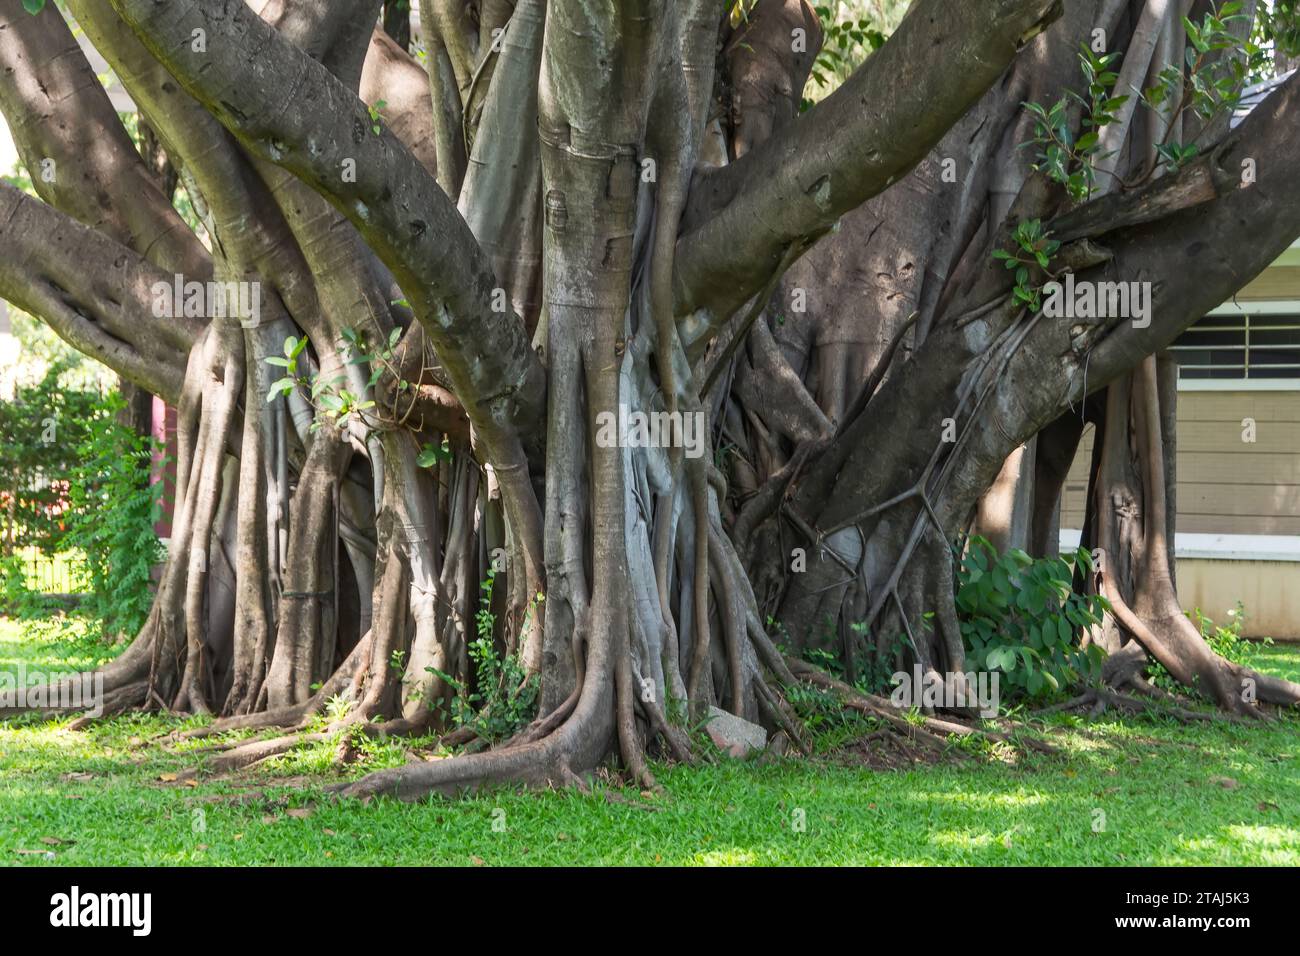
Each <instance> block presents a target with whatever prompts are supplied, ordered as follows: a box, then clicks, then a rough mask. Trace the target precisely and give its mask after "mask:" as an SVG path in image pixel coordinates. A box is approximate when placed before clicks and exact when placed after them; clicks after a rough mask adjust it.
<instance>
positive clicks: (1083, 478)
mask: <svg viewBox="0 0 1300 956" xmlns="http://www.w3.org/2000/svg"><path fill="white" fill-rule="evenodd" d="M1243 421H1247V422H1248V423H1249V422H1253V423H1254V425H1253V433H1252V432H1251V430H1250V426H1249V424H1245V425H1243ZM1250 438H1253V441H1249V440H1246V439H1250ZM1092 439H1093V429H1092V427H1091V426H1089V428H1088V430H1087V432H1086V433H1085V435H1084V438H1083V441H1082V442H1081V443H1080V446H1079V453H1078V454H1077V455H1076V456H1075V459H1074V464H1073V465H1072V466H1071V468H1070V475H1069V478H1068V479H1067V480H1066V484H1065V493H1064V495H1063V497H1062V501H1061V527H1063V528H1079V527H1082V522H1083V512H1084V507H1085V505H1086V497H1087V492H1088V464H1089V462H1090V461H1091V460H1092V459H1091V455H1092ZM1176 468H1177V479H1178V525H1177V527H1178V530H1179V531H1193V532H1209V533H1215V534H1295V535H1300V391H1232V392H1227V391H1223V392H1220V391H1213V392H1209V391H1206V392H1202V391H1183V392H1179V393H1178V462H1177V465H1176Z"/></svg>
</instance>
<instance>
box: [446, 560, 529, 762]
mask: <svg viewBox="0 0 1300 956" xmlns="http://www.w3.org/2000/svg"><path fill="white" fill-rule="evenodd" d="M495 580H496V572H495V571H494V570H491V569H489V570H488V576H487V578H486V579H485V580H484V581H483V582H482V583H481V584H480V585H479V588H480V590H481V591H482V597H481V599H480V603H479V610H478V611H477V613H475V615H474V626H475V629H476V631H477V633H478V636H477V637H476V638H475V639H474V640H473V641H471V642H470V643H469V647H468V648H467V650H468V653H469V659H470V663H471V665H472V666H473V669H474V682H473V684H474V686H473V688H472V689H471V688H469V687H467V686H465V684H463V683H462V682H460V681H458V680H456V679H455V678H453V677H452V676H451V675H450V674H445V673H443V672H442V671H440V670H438V669H437V668H436V667H426V668H425V670H427V671H428V672H429V673H431V674H434V675H435V676H437V677H439V678H441V679H442V680H443V681H444V682H445V683H446V684H447V685H448V686H450V687H452V688H453V689H454V690H456V692H457V693H456V696H455V698H453V700H452V704H451V720H452V723H453V724H454V725H455V726H456V727H468V728H469V729H470V730H473V731H474V733H475V734H477V735H478V736H479V737H481V738H482V739H484V740H486V741H489V742H491V743H495V742H497V741H500V740H507V739H509V738H510V737H513V736H514V735H515V734H517V733H518V732H519V731H520V730H522V729H523V728H524V727H526V726H527V725H528V724H529V722H530V721H531V720H532V719H533V717H534V716H536V714H537V693H538V680H537V677H536V676H535V675H534V676H529V675H528V674H527V672H526V671H525V670H524V667H523V664H521V663H520V661H519V658H518V656H517V655H514V654H501V653H499V652H498V651H497V647H496V643H495V640H494V634H495V633H496V614H495V613H494V612H493V611H492V591H493V586H494V584H495ZM540 597H541V596H540V595H538V598H539V599H540ZM536 603H537V602H536V601H534V604H533V606H532V607H530V608H529V610H528V613H529V615H531V614H533V613H535V611H536ZM524 627H525V629H526V628H527V619H525V623H524Z"/></svg>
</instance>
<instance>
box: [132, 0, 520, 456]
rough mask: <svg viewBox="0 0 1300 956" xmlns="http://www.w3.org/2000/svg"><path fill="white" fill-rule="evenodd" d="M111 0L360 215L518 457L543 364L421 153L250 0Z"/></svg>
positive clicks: (464, 383)
mask: <svg viewBox="0 0 1300 956" xmlns="http://www.w3.org/2000/svg"><path fill="white" fill-rule="evenodd" d="M113 7H114V8H115V9H116V10H117V11H118V12H119V13H120V14H121V16H122V17H123V19H124V20H126V21H127V23H129V24H130V25H131V26H132V28H133V29H135V30H136V32H137V33H138V35H139V36H140V37H141V38H142V39H143V40H144V42H145V44H146V45H147V46H149V47H150V49H152V50H153V52H154V54H155V55H156V56H158V58H159V59H160V60H161V61H162V62H163V63H164V65H166V66H167V67H168V69H169V70H171V71H172V73H173V74H174V75H175V76H176V77H177V79H178V80H179V81H180V82H181V84H182V85H183V86H184V87H185V88H186V89H187V90H189V92H190V93H191V94H192V95H194V96H195V97H196V98H197V99H199V100H200V101H201V102H203V103H204V104H206V105H207V106H208V108H209V109H211V110H212V112H213V113H214V115H216V116H217V118H218V119H219V120H220V121H221V122H222V124H223V125H225V126H226V127H227V128H228V129H229V130H230V131H231V132H232V133H234V134H235V136H236V137H238V138H239V139H240V141H241V142H242V143H243V144H244V145H245V146H246V147H247V148H248V149H250V150H251V151H252V152H254V153H255V154H257V155H259V156H262V157H264V158H267V159H270V160H272V161H273V162H276V163H277V164H279V165H281V166H283V167H284V168H286V169H288V170H289V171H291V172H293V173H294V174H295V175H297V176H298V177H300V178H301V179H303V180H304V181H305V182H307V183H308V184H309V185H311V186H312V187H313V188H314V189H316V190H317V191H318V192H320V193H321V194H322V195H324V196H325V197H326V198H327V199H329V200H330V202H331V203H333V204H334V205H335V206H336V207H337V208H338V209H339V210H340V211H341V212H342V213H343V214H344V215H346V216H347V217H348V218H349V220H351V221H352V223H353V224H354V225H355V226H356V227H357V229H358V230H359V231H360V232H361V234H362V235H363V236H364V237H365V238H366V240H367V242H368V244H369V245H370V246H371V247H372V248H373V249H374V250H375V251H376V252H377V253H378V254H379V256H380V258H381V259H383V261H384V262H385V264H386V265H387V266H388V267H389V268H390V269H391V270H392V271H393V273H394V275H395V276H396V278H397V280H398V282H399V283H400V284H401V286H402V288H403V290H405V291H406V292H407V294H408V296H409V297H410V299H411V302H412V305H413V307H414V309H415V312H416V315H417V317H418V318H419V320H420V322H421V324H422V325H423V326H424V328H425V331H426V333H427V334H428V335H429V338H430V341H431V342H432V343H433V345H434V348H435V349H436V350H437V353H438V357H439V359H440V360H441V362H442V364H443V366H444V367H445V368H446V370H447V373H448V376H449V378H450V379H451V381H452V383H453V385H454V386H455V389H456V392H457V394H458V395H459V397H460V398H461V400H462V401H463V402H464V404H465V407H466V410H467V413H468V414H469V416H470V420H471V422H473V424H474V426H475V430H476V432H477V434H478V437H479V439H480V441H481V442H482V443H483V444H484V445H485V446H486V449H487V452H488V456H489V458H490V459H491V460H492V461H493V463H494V464H499V465H500V466H502V467H515V466H517V465H519V464H521V457H520V455H519V454H518V452H517V449H518V447H519V446H520V443H521V440H522V439H521V436H536V437H538V438H539V439H540V436H541V433H542V428H541V420H542V411H543V408H544V403H545V373H544V370H543V369H542V366H541V364H540V362H539V361H538V359H537V356H536V355H535V354H534V353H533V351H532V350H531V348H530V347H529V343H528V340H527V337H526V333H525V330H524V327H523V323H522V322H521V320H520V319H519V318H518V316H516V315H514V314H513V313H511V312H509V311H506V312H504V313H502V312H497V311H494V310H493V307H492V306H493V299H494V296H493V291H494V288H495V287H496V280H495V278H494V277H493V275H492V270H491V267H490V265H489V264H488V262H487V260H486V258H485V257H484V256H483V255H482V253H481V252H480V250H479V248H478V246H477V244H476V243H475V242H474V237H473V235H472V234H471V233H470V231H469V229H468V227H467V226H466V225H465V223H464V221H463V220H461V218H460V217H459V216H458V215H457V213H456V211H455V209H454V207H453V206H452V205H451V203H450V202H449V201H448V199H447V197H446V196H445V195H444V194H443V193H442V191H441V190H439V189H438V188H437V186H436V183H434V181H433V180H432V178H431V177H430V176H429V174H428V172H427V170H425V168H424V167H423V166H422V165H421V164H420V163H419V161H418V160H417V159H416V158H415V157H414V156H413V155H412V154H411V153H410V151H409V150H407V149H406V148H405V146H403V145H402V143H401V141H400V140H398V138H397V137H396V136H395V135H393V134H392V133H391V132H389V131H388V130H386V129H384V128H383V127H382V125H381V124H380V123H377V122H376V120H374V119H372V117H371V116H370V114H369V111H368V110H367V109H366V107H365V106H364V104H362V103H361V101H360V100H359V99H357V97H356V96H355V95H354V94H353V93H352V92H351V91H349V90H348V89H347V88H346V87H344V86H343V85H342V84H341V83H340V82H339V81H338V80H337V79H335V78H334V77H333V76H331V75H330V74H329V72H328V70H326V69H325V68H324V67H323V66H321V65H320V64H319V63H316V62H315V61H313V60H311V59H310V58H309V57H307V56H305V55H304V54H302V53H301V52H300V51H298V50H296V49H295V48H294V47H293V46H292V45H291V44H289V43H288V42H287V41H285V40H284V39H283V38H282V37H280V36H278V35H277V34H276V33H275V31H274V30H273V29H271V28H270V27H269V26H267V25H266V24H265V23H263V22H262V21H261V20H259V19H258V18H257V17H255V16H254V15H253V14H252V13H250V12H249V11H248V10H247V9H246V8H245V7H244V6H243V5H242V4H232V5H229V6H223V7H222V8H221V9H218V10H213V9H205V8H203V6H202V5H201V4H199V3H197V2H195V0H174V2H166V3H155V2H152V0H113ZM194 30H203V31H205V33H206V35H207V37H208V41H207V52H206V53H204V52H194V51H193V49H192V47H191V43H190V39H191V36H192V34H193V31H194ZM290 104H292V108H287V107H288V106H289V105H290ZM376 126H378V128H379V132H378V133H376V132H374V128H375V127H376ZM353 172H354V173H355V176H353V175H351V173H353ZM345 173H346V174H347V175H345ZM353 179H355V181H352V180H353Z"/></svg>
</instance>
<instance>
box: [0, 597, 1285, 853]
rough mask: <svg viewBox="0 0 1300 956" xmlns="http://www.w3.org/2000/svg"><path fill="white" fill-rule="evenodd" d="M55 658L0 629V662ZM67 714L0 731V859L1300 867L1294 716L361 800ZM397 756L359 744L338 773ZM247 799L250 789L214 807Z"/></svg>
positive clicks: (1267, 658) (123, 723)
mask: <svg viewBox="0 0 1300 956" xmlns="http://www.w3.org/2000/svg"><path fill="white" fill-rule="evenodd" d="M52 653H53V652H51V651H50V650H49V648H48V645H43V644H42V642H41V641H40V640H39V639H36V638H32V637H31V636H30V635H24V634H23V633H22V632H21V631H20V629H19V628H18V627H17V625H13V624H11V623H9V622H6V621H0V668H13V667H14V666H16V664H17V663H18V662H19V661H25V662H27V665H28V667H37V666H42V667H45V666H50V665H51V663H52V660H54V659H57V658H56V657H54V658H52V657H51V654H52ZM74 663H79V662H74ZM1261 665H1262V666H1263V668H1264V669H1266V670H1269V671H1271V672H1274V673H1277V674H1284V675H1287V676H1290V677H1291V678H1292V679H1296V678H1297V676H1300V648H1297V647H1295V646H1290V647H1288V646H1278V647H1273V648H1269V649H1267V650H1266V651H1265V652H1264V657H1263V658H1262V659H1261ZM67 723H68V721H66V720H61V721H53V722H40V723H30V724H26V725H19V724H17V723H9V724H4V723H0V863H5V864H13V863H19V864H27V865H32V864H38V865H39V864H45V865H58V864H67V865H136V864H150V865H176V864H181V865H201V864H243V865H248V864H320V865H339V864H404V865H428V864H453V865H479V864H485V865H520V864H569V865H582V864H632V865H728V864H741V865H744V864H920V865H932V864H934V865H942V864H1022V865H1023V864H1064V865H1138V864H1146V865H1202V864H1212V865H1248V864H1253V865H1275V866H1296V865H1300V718H1297V717H1289V718H1285V719H1282V720H1277V721H1273V722H1271V723H1269V724H1261V725H1259V726H1242V725H1233V724H1227V723H1214V724H1197V725H1183V724H1179V723H1176V722H1173V721H1171V720H1169V719H1167V718H1163V717H1156V716H1153V717H1138V718H1135V717H1126V718H1123V719H1118V718H1117V719H1108V718H1103V719H1102V720H1100V721H1097V722H1091V723H1088V722H1084V721H1081V720H1078V719H1077V718H1068V717H1067V718H1061V719H1060V720H1057V721H1054V722H1053V723H1052V724H1051V725H1050V738H1051V740H1052V742H1053V743H1055V744H1056V745H1057V746H1058V747H1060V748H1061V749H1062V750H1063V755H1062V756H1060V757H1051V756H1039V755H1030V756H1024V755H1014V754H1005V753H1003V754H996V753H990V752H985V753H973V754H967V753H966V752H965V751H964V750H960V749H958V748H956V747H954V751H953V753H952V754H951V755H950V757H949V759H945V760H943V761H941V762H939V763H916V764H912V763H910V762H907V761H904V762H905V764H906V765H905V766H904V767H903V768H901V769H895V770H871V769H866V768H865V767H862V766H860V765H854V764H853V763H852V761H850V760H848V759H847V758H846V757H845V756H844V755H843V754H841V753H837V752H836V751H835V750H834V748H831V747H829V746H827V747H826V748H825V752H823V753H822V754H820V755H819V756H818V757H816V758H813V759H812V760H806V759H800V758H777V759H773V758H759V759H753V760H748V761H731V760H726V761H721V762H719V763H716V764H712V765H705V766H701V767H658V768H656V771H657V774H658V777H659V780H660V782H661V783H662V784H663V786H664V793H663V794H662V795H655V796H652V797H647V796H643V795H642V794H640V793H638V792H637V791H635V790H625V789H622V788H619V787H616V786H613V785H609V784H603V783H601V782H600V781H597V783H596V786H595V787H594V789H593V793H592V794H591V795H583V794H580V793H577V792H575V791H559V792H545V793H537V792H532V793H516V792H507V791H501V792H495V793H489V794H485V795H480V796H477V797H474V798H469V799H463V800H459V801H447V800H442V799H435V800H432V801H429V802H424V803H419V804H403V803H398V802H396V801H391V800H380V801H376V802H373V803H371V804H369V805H362V804H360V803H357V802H346V803H339V802H335V801H332V800H329V799H326V798H324V797H323V796H322V794H321V788H322V787H323V786H325V785H327V784H328V783H331V782H335V781H337V780H339V779H341V777H340V774H339V772H338V771H336V770H334V769H332V768H331V756H332V754H333V751H334V748H333V746H330V745H324V744H322V745H320V746H317V747H314V748H309V749H305V750H302V751H299V752H297V753H294V754H291V755H287V756H286V757H284V758H280V759H278V760H277V761H276V762H275V763H273V764H271V765H270V766H266V767H263V768H259V769H258V770H257V771H256V772H246V773H245V774H244V775H242V776H237V777H233V778H226V779H220V780H218V779H212V778H206V779H205V778H202V777H201V778H200V779H199V780H198V781H197V785H196V786H191V785H187V784H185V783H183V782H176V781H171V780H168V779H166V778H168V777H170V776H171V775H172V774H175V773H177V772H179V771H182V770H184V769H187V768H191V767H194V766H198V765H200V764H201V760H202V757H200V756H198V755H194V754H190V753H186V752H183V751H179V750H169V749H166V748H164V747H163V746H160V745H159V744H157V743H150V742H149V741H150V739H151V738H153V737H155V736H157V735H159V734H163V733H166V732H167V731H169V730H173V729H176V728H178V727H184V726H190V725H192V724H193V722H192V721H181V720H176V719H169V718H162V717H157V716H133V717H122V718H117V719H113V720H108V721H101V722H97V723H95V724H92V725H91V727H90V728H89V729H87V730H83V731H69V730H67V729H65V728H66V725H67ZM196 745H197V744H193V745H189V746H191V747H192V746H196ZM403 759H404V758H403V755H402V753H401V752H400V751H399V750H398V748H397V747H395V746H393V745H391V744H390V745H378V744H376V745H374V746H373V747H371V748H370V752H369V753H368V754H367V755H366V757H365V759H364V760H363V761H362V763H361V764H360V765H359V766H356V767H354V768H352V769H351V770H349V771H348V775H349V776H356V775H359V774H361V773H363V772H365V771H367V770H371V769H375V768H376V767H379V766H385V765H390V764H392V763H395V762H398V763H400V762H401V761H402V760H403ZM254 789H256V790H257V791H260V793H261V794H263V795H264V797H265V799H262V798H258V799H254V800H250V801H246V802H242V803H241V802H235V801H233V800H232V799H231V798H232V797H233V796H235V795H238V794H239V793H241V792H247V791H251V790H254ZM1103 815H1104V817H1103ZM801 823H802V825H800V824H801ZM20 851H37V852H35V853H32V852H27V853H23V852H20Z"/></svg>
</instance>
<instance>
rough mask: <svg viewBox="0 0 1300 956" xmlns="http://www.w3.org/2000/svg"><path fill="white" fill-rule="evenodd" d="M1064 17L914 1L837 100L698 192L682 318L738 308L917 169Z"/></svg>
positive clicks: (682, 273) (1053, 7)
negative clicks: (790, 252)
mask: <svg viewBox="0 0 1300 956" xmlns="http://www.w3.org/2000/svg"><path fill="white" fill-rule="evenodd" d="M1059 14H1060V2H1059V0H996V2H993V3H970V2H968V0H921V2H918V3H917V4H916V5H914V6H913V7H912V9H911V11H910V12H909V13H908V15H907V17H906V18H905V19H904V20H903V22H902V24H901V25H900V26H899V28H898V31H897V32H896V33H895V34H894V35H893V36H891V37H890V38H889V40H888V41H887V42H886V43H885V45H884V46H883V47H881V48H880V50H878V51H876V53H874V54H873V55H872V56H871V57H870V58H869V59H868V60H867V61H866V63H864V64H863V65H862V66H861V67H860V68H859V69H858V70H857V71H856V72H855V73H854V74H853V75H852V76H851V77H850V78H849V79H848V81H847V82H845V83H844V85H843V86H841V87H840V88H839V89H838V90H836V91H835V93H833V94H832V95H831V96H830V97H828V98H827V99H826V100H824V101H823V102H821V103H819V104H818V105H817V106H815V107H814V108H813V109H812V110H810V111H809V112H808V113H806V114H804V115H803V116H802V117H801V118H800V119H798V120H797V121H795V122H793V123H791V124H789V125H788V126H786V127H784V128H783V129H781V130H780V131H779V132H777V133H776V135H774V136H773V137H772V138H771V139H770V140H767V141H766V142H765V143H763V144H762V145H761V146H759V147H758V148H756V149H754V150H753V151H752V152H750V153H748V154H746V155H745V156H742V157H741V158H740V159H739V160H738V161H737V162H735V163H733V164H732V165H730V166H727V167H724V168H723V169H721V170H719V171H718V172H716V173H714V174H712V175H711V176H709V178H708V179H706V180H705V181H704V182H703V183H702V184H701V185H700V186H697V188H696V190H695V196H694V197H693V201H692V207H691V213H690V216H689V221H690V222H692V223H695V224H696V226H695V228H694V229H693V231H690V232H688V233H687V234H686V235H684V236H683V237H682V238H681V240H680V241H679V243H678V254H677V276H676V280H675V284H676V310H675V311H676V314H677V315H678V316H681V315H684V314H687V313H690V312H693V311H695V310H697V309H707V310H709V311H710V312H712V313H714V314H715V315H724V316H725V315H729V314H730V313H731V312H732V311H734V310H735V309H736V308H738V307H739V306H740V305H741V304H742V303H743V302H745V301H746V300H747V299H748V298H749V297H750V296H752V295H753V294H754V293H755V292H756V291H757V290H758V287H759V286H760V285H761V284H762V282H763V281H764V280H765V278H766V277H767V276H770V275H771V274H772V272H773V270H774V269H775V268H776V266H777V263H778V262H780V260H781V256H782V254H783V253H784V251H785V250H786V249H787V248H790V247H791V246H792V245H794V244H797V243H807V242H809V241H810V240H813V239H816V238H817V237H818V236H820V235H822V234H823V233H825V232H826V231H827V230H828V229H830V228H831V226H832V225H834V223H835V221H836V219H838V218H839V217H840V216H842V215H843V214H844V213H846V212H848V211H849V210H851V209H853V208H855V207H857V206H859V205H861V204H862V203H863V202H865V201H866V200H867V199H869V198H871V197H872V196H874V195H876V194H877V193H879V192H881V191H883V190H884V189H886V188H887V187H888V186H890V185H891V184H892V183H894V182H896V181H898V180H899V179H900V178H901V177H902V176H903V175H904V174H905V173H906V172H907V171H908V170H909V169H911V168H912V167H913V166H914V165H916V163H918V162H919V161H920V160H921V159H922V158H923V157H924V156H925V155H926V153H927V152H928V151H929V150H930V148H931V147H933V146H934V145H935V144H936V143H937V142H939V140H940V138H941V137H942V136H943V134H944V133H945V132H947V130H948V129H949V127H951V126H952V125H953V123H955V122H956V121H957V120H958V119H960V118H961V117H962V116H963V115H964V114H965V113H966V111H967V110H968V109H969V108H970V106H971V104H973V103H974V102H975V101H976V100H977V99H978V98H979V97H980V96H981V95H982V94H983V93H984V91H985V90H987V89H988V88H989V86H990V85H991V84H992V83H993V82H994V81H995V80H997V78H998V77H999V76H1000V75H1001V74H1002V72H1003V70H1004V69H1005V68H1006V66H1007V64H1009V63H1010V62H1011V60H1012V58H1013V57H1014V56H1015V54H1016V51H1018V50H1019V49H1020V48H1021V47H1023V46H1024V45H1025V44H1026V43H1027V42H1029V40H1030V39H1031V38H1032V37H1034V36H1035V35H1037V34H1038V33H1039V32H1041V31H1042V30H1043V29H1044V28H1045V27H1046V26H1047V24H1048V23H1050V22H1051V21H1052V20H1053V19H1055V18H1056V17H1057V16H1058V15H1059ZM940 49H942V50H943V57H944V59H943V62H941V63H937V62H936V61H935V52H936V51H938V50H940ZM886 104H887V106H886ZM688 331H689V330H688ZM691 337H694V336H691Z"/></svg>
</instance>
